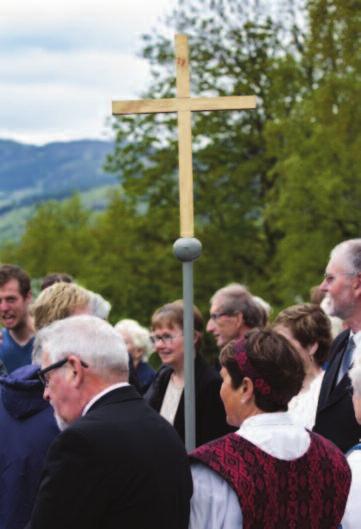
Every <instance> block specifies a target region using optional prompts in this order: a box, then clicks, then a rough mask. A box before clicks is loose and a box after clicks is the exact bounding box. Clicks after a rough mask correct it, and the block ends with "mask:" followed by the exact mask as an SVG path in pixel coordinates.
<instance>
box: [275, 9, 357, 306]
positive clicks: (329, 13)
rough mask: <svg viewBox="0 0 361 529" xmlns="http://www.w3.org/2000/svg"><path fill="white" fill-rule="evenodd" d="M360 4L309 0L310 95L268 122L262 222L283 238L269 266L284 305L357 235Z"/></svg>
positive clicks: (307, 56) (307, 52)
mask: <svg viewBox="0 0 361 529" xmlns="http://www.w3.org/2000/svg"><path fill="white" fill-rule="evenodd" d="M360 7H361V6H360V3H359V2H354V1H342V2H341V1H338V0H327V1H326V0H321V1H315V0H312V1H310V2H309V3H308V9H309V14H310V32H309V33H308V37H307V39H306V42H305V52H304V55H303V63H302V66H303V72H304V77H305V78H306V77H307V78H308V80H309V82H310V83H311V86H312V90H311V91H310V92H309V93H308V94H305V95H304V96H303V98H302V100H301V101H300V102H299V103H298V104H297V105H295V106H294V108H293V110H292V112H291V114H290V116H288V118H287V119H284V120H280V121H278V122H276V123H271V122H270V123H268V124H267V129H268V130H267V134H268V148H269V150H270V152H272V153H273V155H274V157H275V158H277V159H278V162H277V164H276V165H275V166H274V167H273V168H272V170H271V172H272V176H273V177H274V178H275V180H276V182H277V184H276V186H275V188H274V190H273V191H274V193H273V196H272V200H271V203H270V205H269V208H268V213H267V214H268V218H269V221H270V222H272V223H273V224H274V225H275V226H276V227H277V229H278V230H279V232H280V233H281V234H282V236H281V239H280V243H279V245H278V249H277V253H276V256H275V266H276V267H277V269H278V270H279V271H280V277H282V278H283V279H282V282H281V281H279V290H280V292H281V295H282V298H283V299H284V300H285V301H288V302H292V301H294V300H295V298H296V296H297V295H298V296H300V295H302V296H304V297H307V295H308V290H309V288H310V286H311V285H314V284H317V283H318V282H319V281H320V276H321V272H322V271H323V269H324V267H325V263H326V262H327V257H328V253H329V251H330V249H331V248H332V247H333V246H334V245H335V244H337V243H338V242H340V241H341V240H343V239H347V238H351V237H358V236H360V226H361V214H360V208H359V204H360V199H361V186H360V183H361V176H360V170H359V168H360V162H361V111H360V105H359V94H360V88H361V84H360V83H361V77H360V74H361V69H360V65H361V53H360V47H359V45H358V43H359V42H360V36H361V10H360Z"/></svg>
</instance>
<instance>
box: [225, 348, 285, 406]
mask: <svg viewBox="0 0 361 529" xmlns="http://www.w3.org/2000/svg"><path fill="white" fill-rule="evenodd" d="M234 352H235V355H234V358H235V360H236V361H237V364H238V366H239V368H240V370H241V373H242V375H243V376H245V377H248V378H250V379H251V380H252V382H253V385H254V388H255V390H256V391H257V392H258V393H260V394H261V395H263V396H264V397H268V398H269V399H270V400H271V401H272V402H274V403H277V404H280V405H287V404H288V400H289V399H287V400H285V398H284V396H283V395H282V392H281V391H279V390H274V389H273V388H272V387H271V385H270V384H269V383H268V382H267V381H266V380H265V379H264V377H263V376H262V375H261V374H260V373H258V371H257V369H255V367H254V366H253V365H252V363H251V361H250V359H249V357H248V354H247V352H246V344H245V342H244V340H239V341H237V342H236V343H235V345H234Z"/></svg>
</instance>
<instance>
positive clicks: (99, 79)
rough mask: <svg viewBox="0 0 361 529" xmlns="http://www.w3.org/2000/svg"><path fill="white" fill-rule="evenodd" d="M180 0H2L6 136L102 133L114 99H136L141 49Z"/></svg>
mask: <svg viewBox="0 0 361 529" xmlns="http://www.w3.org/2000/svg"><path fill="white" fill-rule="evenodd" d="M172 4H174V0H149V1H148V2H145V1H144V0H143V1H141V0H132V1H131V2H130V1H126V0H117V1H114V0H102V1H101V2H99V1H95V0H93V1H92V0H73V1H70V0H66V1H64V0H62V2H59V0H52V1H51V2H48V1H47V2H45V1H44V0H32V1H31V2H27V3H25V2H24V1H23V0H11V2H10V1H9V0H2V2H1V7H0V71H1V85H0V137H3V138H5V137H6V138H13V139H21V140H22V141H25V142H34V143H44V142H48V141H53V140H56V139H77V138H82V137H103V136H104V134H111V131H110V128H109V127H108V128H107V127H106V125H105V123H106V121H107V120H109V118H110V115H111V101H112V99H136V98H138V97H140V96H141V92H142V91H143V90H144V89H145V88H146V87H147V84H148V65H147V63H146V61H144V60H143V59H141V58H139V57H137V56H136V53H137V51H138V50H139V47H140V44H141V43H140V34H142V33H144V32H147V31H150V30H151V28H152V26H153V25H154V24H156V23H157V19H158V18H159V17H160V16H161V15H162V14H165V12H166V11H167V8H169V7H170V6H171V5H172Z"/></svg>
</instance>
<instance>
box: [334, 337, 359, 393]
mask: <svg viewBox="0 0 361 529" xmlns="http://www.w3.org/2000/svg"><path fill="white" fill-rule="evenodd" d="M355 347H356V344H355V341H354V339H353V337H352V336H351V337H350V338H349V340H348V344H347V347H346V351H345V352H344V354H343V358H342V361H341V365H340V369H339V370H338V375H337V384H338V383H339V382H340V380H342V379H343V377H344V376H345V374H346V373H347V371H348V370H349V368H350V366H351V363H352V357H353V352H354V349H355Z"/></svg>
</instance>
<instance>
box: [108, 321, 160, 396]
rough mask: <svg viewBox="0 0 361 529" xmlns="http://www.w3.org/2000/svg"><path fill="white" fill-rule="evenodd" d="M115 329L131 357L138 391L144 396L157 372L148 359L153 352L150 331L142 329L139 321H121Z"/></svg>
mask: <svg viewBox="0 0 361 529" xmlns="http://www.w3.org/2000/svg"><path fill="white" fill-rule="evenodd" d="M114 329H115V330H116V331H117V332H118V333H119V334H120V335H121V337H122V338H123V340H124V342H125V345H126V346H127V349H128V353H129V355H130V357H131V360H132V364H133V368H134V371H135V375H136V379H137V383H138V389H139V391H140V393H141V394H142V395H143V394H144V393H145V392H146V391H147V389H148V388H149V386H150V385H151V383H152V382H153V379H154V377H155V371H154V369H152V368H151V367H150V365H149V364H148V362H147V361H146V359H147V358H148V357H149V355H150V353H152V352H153V345H152V342H151V339H150V333H149V331H148V329H146V328H145V327H142V326H141V325H140V324H139V323H138V322H137V321H135V320H130V319H124V320H120V321H119V322H118V323H117V324H116V325H115V326H114Z"/></svg>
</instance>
